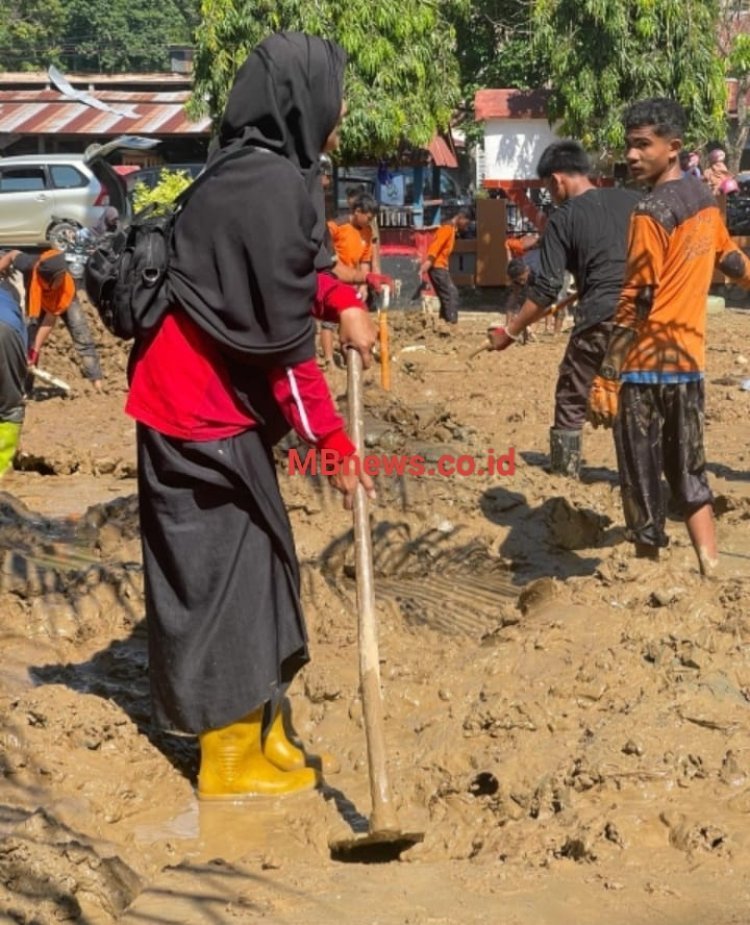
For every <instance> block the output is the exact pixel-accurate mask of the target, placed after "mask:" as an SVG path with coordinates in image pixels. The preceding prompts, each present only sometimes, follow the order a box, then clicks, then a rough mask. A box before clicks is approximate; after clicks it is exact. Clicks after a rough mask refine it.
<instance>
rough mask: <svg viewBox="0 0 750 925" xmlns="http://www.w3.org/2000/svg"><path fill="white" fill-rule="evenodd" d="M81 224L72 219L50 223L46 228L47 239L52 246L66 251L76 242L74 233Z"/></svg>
mask: <svg viewBox="0 0 750 925" xmlns="http://www.w3.org/2000/svg"><path fill="white" fill-rule="evenodd" d="M80 228H81V226H80V225H79V224H77V223H76V222H73V221H68V220H64V221H60V222H55V223H54V224H52V225H50V226H49V228H48V229H47V241H48V243H49V244H50V245H51V246H52V247H56V248H57V249H58V250H61V251H66V250H67V249H68V248H69V247H73V246H74V245H75V243H76V234H77V233H78V231H79V230H80Z"/></svg>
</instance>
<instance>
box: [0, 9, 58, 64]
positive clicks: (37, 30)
mask: <svg viewBox="0 0 750 925" xmlns="http://www.w3.org/2000/svg"><path fill="white" fill-rule="evenodd" d="M65 19H66V17H65V10H64V8H63V4H62V2H61V0H0V67H1V68H2V69H3V70H4V71H34V70H44V69H46V67H47V66H48V65H49V64H56V63H59V60H60V59H59V52H60V44H59V37H60V34H61V33H62V31H63V29H64V25H65Z"/></svg>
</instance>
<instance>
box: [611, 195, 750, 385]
mask: <svg viewBox="0 0 750 925" xmlns="http://www.w3.org/2000/svg"><path fill="white" fill-rule="evenodd" d="M717 267H718V269H719V270H721V272H723V273H724V274H725V275H726V276H728V277H730V278H732V279H733V280H735V281H737V282H739V283H741V284H742V285H745V286H747V287H749V288H750V260H748V259H747V257H746V256H745V255H744V254H743V253H742V251H741V250H739V248H738V247H737V245H736V244H735V243H734V242H733V241H732V239H731V238H730V237H729V232H728V231H727V229H726V226H725V224H724V220H723V218H722V216H721V213H720V211H719V208H718V206H717V204H716V200H715V199H714V197H713V196H712V195H711V193H710V191H709V190H708V189H707V188H706V186H705V184H703V183H701V182H700V181H699V180H696V179H695V178H694V177H685V178H683V179H680V180H670V181H669V182H667V183H662V184H659V185H658V186H656V187H655V188H654V189H653V190H652V192H651V193H650V194H649V195H648V196H646V197H645V198H644V199H642V200H641V202H640V203H639V204H638V205H637V206H636V209H635V211H634V213H633V216H632V218H631V221H630V232H629V241H628V256H627V263H626V267H625V281H624V284H623V289H622V293H621V295H620V300H619V303H618V306H617V312H616V314H615V319H614V321H615V324H617V325H621V326H623V327H627V328H633V329H635V331H636V333H637V337H636V340H635V343H634V344H633V346H632V347H631V348H630V351H629V352H628V355H627V357H626V359H625V363H624V365H623V371H622V380H623V381H624V382H639V383H669V382H686V381H691V380H696V379H701V378H703V371H704V369H705V362H706V356H705V353H706V348H705V342H706V300H707V298H708V291H709V287H710V285H711V280H712V278H713V274H714V270H715V269H716V268H717Z"/></svg>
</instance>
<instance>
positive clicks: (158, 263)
mask: <svg viewBox="0 0 750 925" xmlns="http://www.w3.org/2000/svg"><path fill="white" fill-rule="evenodd" d="M176 216H177V207H172V208H171V209H170V210H169V211H168V212H166V213H165V214H163V215H155V214H154V212H153V209H147V210H144V211H143V212H139V213H138V215H136V216H134V218H133V220H132V222H131V223H130V225H129V226H127V227H126V228H125V229H123V230H122V231H119V232H116V233H115V234H113V235H107V237H106V238H105V239H104V240H103V241H102V242H101V243H100V244H99V245H98V246H97V248H96V250H95V251H94V252H93V253H92V254H91V256H90V257H89V259H88V260H87V261H86V268H85V270H84V283H85V286H86V293H87V295H88V297H89V300H90V301H91V302H92V303H93V305H94V306H95V308H96V310H97V311H98V312H99V317H100V318H101V319H102V323H103V324H104V326H105V327H106V328H107V330H108V331H110V333H112V334H114V335H115V337H120V338H122V339H123V340H131V339H132V338H133V337H135V336H136V334H141V333H145V332H146V331H148V330H149V329H151V328H153V327H154V326H155V325H156V324H157V323H158V322H159V320H160V319H161V317H162V315H163V314H164V312H165V311H166V309H167V307H168V306H169V287H168V286H167V285H165V280H166V275H167V267H168V266H169V248H170V245H171V242H172V233H173V230H174V223H175V219H176Z"/></svg>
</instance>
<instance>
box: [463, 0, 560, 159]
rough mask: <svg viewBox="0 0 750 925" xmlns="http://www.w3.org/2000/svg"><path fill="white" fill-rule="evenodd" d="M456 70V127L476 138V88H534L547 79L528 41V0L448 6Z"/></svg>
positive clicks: (543, 59)
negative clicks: (458, 97)
mask: <svg viewBox="0 0 750 925" xmlns="http://www.w3.org/2000/svg"><path fill="white" fill-rule="evenodd" d="M452 21H453V23H454V26H455V29H456V46H457V57H458V63H459V68H460V74H461V96H462V101H463V102H462V106H461V115H462V117H463V119H462V125H463V127H464V128H465V129H466V130H467V132H468V135H469V137H470V138H472V139H473V140H475V141H479V139H480V137H481V134H482V129H481V127H480V126H478V125H476V123H473V113H474V95H475V93H476V91H477V90H481V89H483V88H488V87H495V88H503V87H517V88H519V89H536V88H538V87H542V86H544V85H545V84H546V82H547V77H548V70H549V65H548V61H547V57H546V55H543V54H541V53H540V49H539V48H538V47H536V46H535V44H534V42H533V41H532V0H475V2H473V3H469V4H467V5H466V6H460V7H457V8H454V9H453V10H452Z"/></svg>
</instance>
